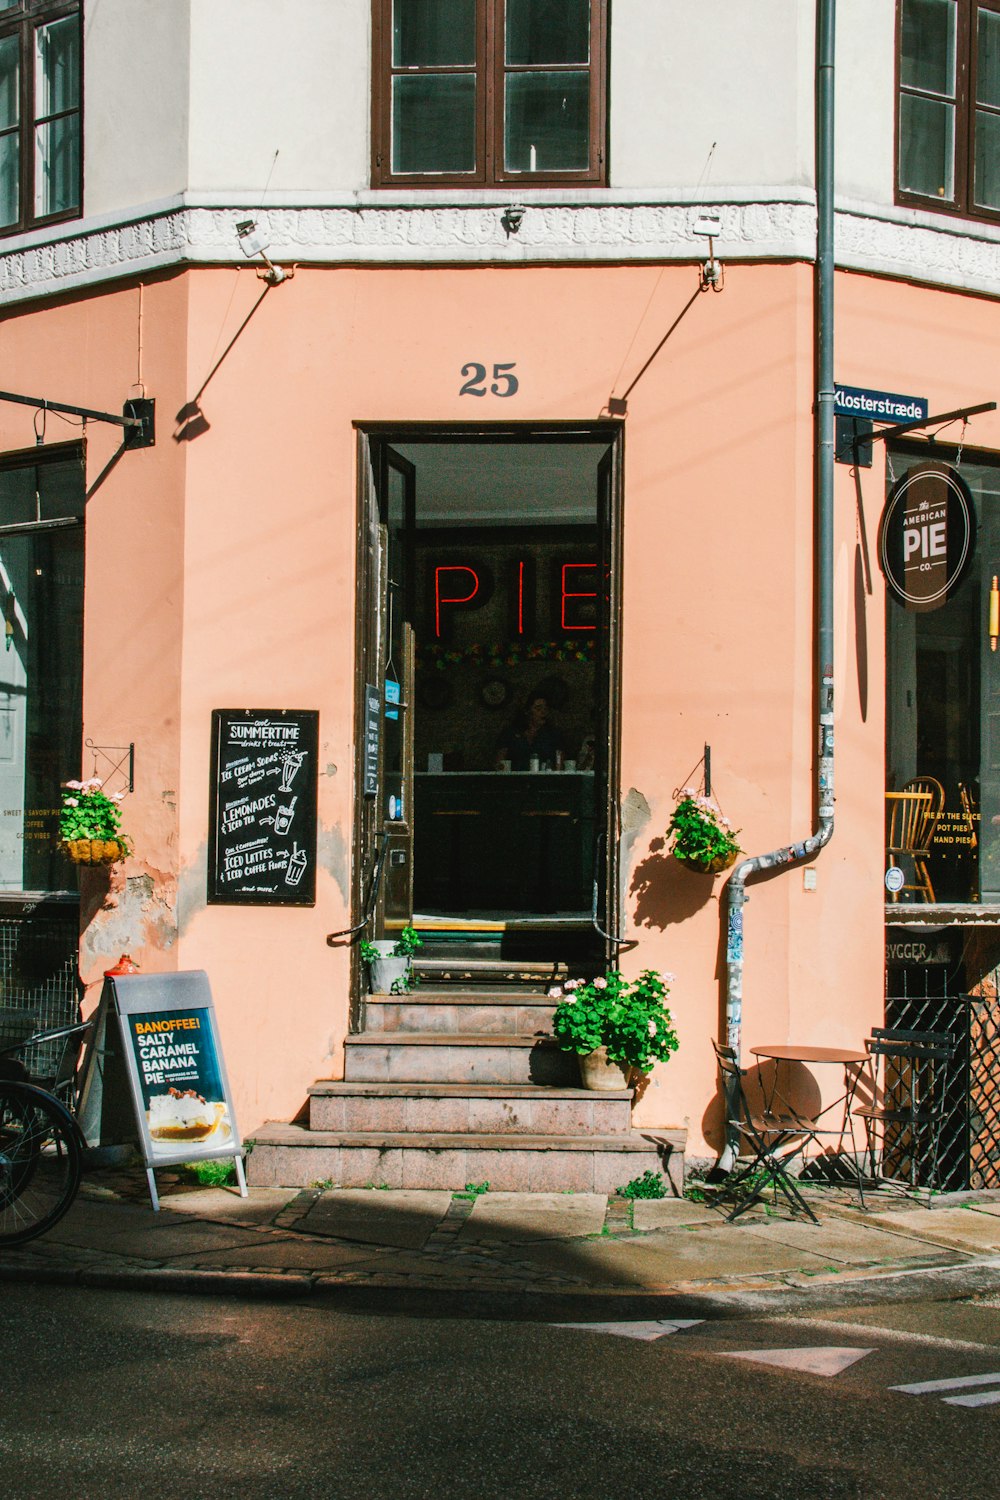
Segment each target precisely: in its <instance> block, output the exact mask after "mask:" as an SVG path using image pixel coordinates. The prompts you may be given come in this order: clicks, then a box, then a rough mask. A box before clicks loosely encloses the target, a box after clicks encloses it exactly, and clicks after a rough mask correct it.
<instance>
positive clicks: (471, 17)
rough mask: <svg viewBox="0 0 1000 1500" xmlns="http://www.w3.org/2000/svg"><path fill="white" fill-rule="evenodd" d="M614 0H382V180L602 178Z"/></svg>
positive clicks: (378, 142)
mask: <svg viewBox="0 0 1000 1500" xmlns="http://www.w3.org/2000/svg"><path fill="white" fill-rule="evenodd" d="M606 11H607V0H374V22H375V48H374V56H375V72H374V79H373V115H374V128H373V140H374V164H373V174H372V180H373V183H374V185H375V186H376V187H380V186H387V185H389V184H397V183H398V184H405V183H411V184H414V185H419V186H437V185H438V184H441V185H444V184H449V183H468V184H470V185H471V184H476V185H490V184H499V183H522V184H524V185H525V186H535V185H542V186H544V185H546V184H550V183H561V184H565V183H567V182H602V181H604V160H605V153H604V120H605V108H604V105H605V76H606V67H605V61H606V60H605V19H606Z"/></svg>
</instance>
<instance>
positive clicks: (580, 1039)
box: [549, 969, 678, 1073]
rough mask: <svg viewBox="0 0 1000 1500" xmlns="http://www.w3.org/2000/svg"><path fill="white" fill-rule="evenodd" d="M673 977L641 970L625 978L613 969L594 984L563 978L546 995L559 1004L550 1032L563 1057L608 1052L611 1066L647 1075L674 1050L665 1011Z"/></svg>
mask: <svg viewBox="0 0 1000 1500" xmlns="http://www.w3.org/2000/svg"><path fill="white" fill-rule="evenodd" d="M672 978H673V975H672V974H667V975H664V974H660V973H658V972H657V970H656V969H643V971H642V973H641V974H640V975H639V977H638V979H632V980H629V979H626V978H625V976H624V975H623V974H621V973H619V971H618V970H617V969H609V970H608V972H607V973H606V974H602V975H598V976H597V978H595V979H588V980H581V979H567V980H566V982H565V983H564V984H562V985H554V986H553V987H552V989H550V990H549V995H550V997H551V998H552V999H555V1000H558V1001H559V1004H558V1005H557V1006H556V1008H555V1012H554V1014H553V1017H552V1032H553V1035H554V1036H555V1038H556V1040H557V1041H558V1042H559V1045H560V1046H561V1047H562V1049H563V1051H564V1052H575V1053H577V1054H578V1055H579V1056H581V1057H583V1056H586V1055H587V1053H589V1052H594V1051H596V1050H597V1048H598V1047H606V1048H607V1050H608V1059H609V1061H610V1062H616V1063H621V1064H622V1065H623V1066H625V1067H628V1068H636V1069H637V1070H638V1071H639V1072H640V1073H649V1072H650V1071H651V1070H652V1068H653V1065H654V1063H658V1062H665V1061H666V1060H667V1058H668V1057H669V1056H670V1054H671V1053H672V1052H676V1051H677V1047H678V1038H677V1032H676V1031H675V1030H674V1025H673V1021H672V1020H671V1016H670V1012H669V1010H668V1009H667V1004H666V1002H667V996H668V995H669V993H670V992H669V989H668V987H667V983H666V981H667V980H668V979H672Z"/></svg>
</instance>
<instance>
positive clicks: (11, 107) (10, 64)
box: [0, 36, 21, 130]
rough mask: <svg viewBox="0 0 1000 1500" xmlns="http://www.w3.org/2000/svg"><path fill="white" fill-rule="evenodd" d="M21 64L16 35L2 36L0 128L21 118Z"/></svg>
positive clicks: (0, 39) (0, 45) (0, 55)
mask: <svg viewBox="0 0 1000 1500" xmlns="http://www.w3.org/2000/svg"><path fill="white" fill-rule="evenodd" d="M20 89H21V66H20V60H19V49H18V45H17V37H16V36H5V37H3V38H0V130H4V129H6V128H7V127H8V126H10V125H16V124H17V122H18V120H19V119H20V118H21V92H20Z"/></svg>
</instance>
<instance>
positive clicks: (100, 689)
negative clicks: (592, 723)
mask: <svg viewBox="0 0 1000 1500" xmlns="http://www.w3.org/2000/svg"><path fill="white" fill-rule="evenodd" d="M694 285H695V272H694V270H693V269H692V268H691V267H675V268H665V269H661V268H658V267H642V268H621V267H618V268H616V267H602V268H585V267H578V268H570V269H566V268H561V269H542V268H520V269H504V270H499V269H475V270H456V269H435V270H423V271H422V270H398V269H392V270H390V269H382V270H361V269H350V268H349V269H337V270H310V269H306V268H300V269H299V270H298V272H297V274H296V276H295V278H294V280H292V281H290V282H288V283H286V284H284V285H282V286H279V287H276V288H274V289H272V290H270V291H268V292H267V293H266V295H265V296H264V297H263V300H262V301H260V303H259V305H257V306H255V304H257V303H258V299H259V298H260V297H261V292H262V287H261V283H260V282H259V281H258V280H257V279H256V278H255V276H254V275H253V272H252V269H251V268H243V269H241V270H231V269H218V270H199V271H196V272H188V273H186V274H184V275H180V276H176V277H172V278H166V279H163V280H159V281H153V282H150V283H149V284H147V285H146V287H145V288H144V291H143V323H142V359H143V379H144V381H145V384H146V387H147V390H148V394H150V395H153V396H155V397H156V398H157V404H158V412H157V417H158V423H159V434H158V440H157V446H156V448H155V449H153V450H151V451H150V452H148V453H138V454H130V455H127V456H126V457H125V458H123V459H122V460H121V462H120V463H118V464H117V466H116V467H115V468H114V469H113V470H112V471H111V473H110V474H109V475H108V477H107V478H106V479H105V480H104V481H103V483H102V484H101V485H100V487H99V488H98V489H97V490H96V491H95V494H94V496H93V498H92V500H91V502H90V504H89V507H88V528H89V530H88V572H87V590H88V592H87V609H88V614H87V659H86V682H85V704H86V733H87V734H89V735H90V736H91V737H92V738H93V739H95V740H97V741H99V742H101V743H103V742H105V741H108V742H112V743H119V742H127V741H128V740H129V739H133V738H134V739H135V740H136V747H137V748H136V756H137V788H136V793H135V795H134V797H132V798H131V799H129V801H128V802H127V803H126V809H127V823H128V827H129V830H130V831H131V832H132V834H133V836H134V838H135V842H136V845H137V854H136V858H135V859H134V860H133V861H131V862H130V863H129V865H128V866H127V867H126V868H125V870H124V871H123V872H118V873H116V874H115V875H114V876H113V877H112V879H111V885H110V889H108V890H107V891H105V890H104V888H103V887H101V888H100V889H98V890H96V891H90V890H88V889H87V888H85V889H84V896H85V901H86V902H87V907H86V912H85V918H86V920H87V928H86V932H85V935H84V943H83V950H82V951H83V960H82V961H83V965H84V969H85V972H86V976H87V977H88V978H93V977H94V976H96V975H98V974H99V972H100V969H101V968H103V967H104V965H105V962H106V961H107V960H108V959H113V958H115V957H117V954H118V952H120V951H121V949H122V948H123V947H130V948H131V950H132V951H133V953H134V954H135V956H136V957H138V958H139V959H140V961H141V962H142V963H143V965H144V967H145V968H147V969H155V968H171V967H181V968H192V967H205V968H206V969H207V970H208V972H209V974H210V977H211V980H212V985H213V990H214V992H215V995H216V1001H217V1005H218V1009H219V1015H220V1026H221V1030H222V1036H223V1040H224V1044H225V1048H226V1055H227V1060H228V1064H229V1071H230V1075H231V1077H232V1080H233V1083H234V1087H235V1090H236V1095H237V1108H238V1112H239V1116H240V1119H241V1123H242V1125H243V1127H244V1129H245V1130H246V1131H248V1132H251V1133H252V1130H253V1128H254V1127H255V1126H256V1125H257V1124H258V1123H260V1122H261V1121H262V1120H263V1119H265V1118H289V1117H290V1116H291V1115H292V1114H293V1113H294V1112H295V1111H296V1110H298V1109H299V1108H300V1107H301V1105H302V1103H303V1101H304V1098H305V1090H306V1088H307V1086H308V1084H309V1083H310V1082H311V1081H312V1080H313V1079H314V1078H316V1077H319V1076H333V1077H336V1076H340V1074H341V1073H342V1067H343V1047H342V1042H343V1036H344V1033H345V1030H346V1027H347V1011H348V961H347V957H346V954H345V953H344V952H343V951H342V950H334V949H330V948H328V947H327V946H326V942H325V935H326V933H328V932H330V931H331V930H333V929H336V928H340V927H343V926H345V925H346V924H347V921H348V916H349V902H348V892H349V888H350V862H351V851H350V843H351V830H352V800H353V776H354V761H353V745H352V724H353V693H354V684H353V634H354V557H355V522H356V488H357V483H356V473H355V468H356V457H355V432H354V428H353V426H352V423H353V422H354V421H362V422H363V421H381V422H390V423H391V422H411V421H427V422H442V421H454V420H461V421H470V422H477V423H480V422H481V423H486V422H490V421H497V422H499V421H512V420H513V421H527V420H533V421H546V420H564V419H571V420H593V419H596V418H597V417H598V416H599V415H600V414H601V412H602V410H603V409H604V408H605V407H606V403H607V399H608V396H609V394H611V393H612V391H614V392H616V393H619V394H620V393H621V392H622V391H623V390H624V389H625V388H626V387H627V386H628V385H629V384H630V382H631V381H632V379H633V378H634V377H635V375H636V374H637V373H638V372H639V370H640V369H641V367H642V365H643V364H644V363H645V361H646V359H647V358H648V357H649V355H650V353H651V352H652V351H653V349H654V348H655V346H656V344H657V343H658V342H659V340H660V339H661V338H662V336H663V334H664V333H665V332H666V330H667V329H668V328H669V327H670V325H671V324H672V323H673V322H674V320H675V318H677V315H678V314H679V313H680V312H681V310H682V309H683V308H684V305H685V304H686V303H687V301H688V300H689V298H690V297H691V294H692V292H693V290H694ZM138 298H139V292H138V288H136V287H128V288H123V289H122V290H120V291H117V292H113V293H108V294H105V295H103V296H101V297H92V298H90V299H87V300H84V299H81V300H79V301H77V302H69V303H65V304H60V305H51V306H48V307H45V308H39V309H36V310H34V311H32V312H25V313H22V314H20V315H19V316H11V317H9V318H7V319H6V320H5V321H4V322H3V323H2V324H0V339H2V341H3V343H2V347H3V348H4V352H5V355H6V356H7V359H8V361H9V364H8V367H9V368H10V369H16V370H17V379H16V382H15V380H14V379H13V378H11V379H10V382H9V383H11V384H16V387H17V388H19V389H23V390H28V391H33V390H38V391H39V392H42V393H47V394H50V395H52V396H54V397H56V398H61V399H65V400H70V401H80V402H82V403H83V404H88V405H94V406H104V405H107V406H108V407H109V408H110V409H111V410H120V407H121V402H122V400H123V399H124V398H125V396H126V394H128V387H129V385H130V384H131V382H132V381H133V380H134V379H135V378H136V370H137V359H138V347H139V326H138ZM247 320H248V321H247ZM993 321H996V322H997V323H998V325H1000V310H998V308H997V306H996V305H995V304H992V303H984V302H983V301H982V300H979V299H973V298H966V297H959V296H950V295H948V294H943V293H941V292H938V291H929V290H924V289H921V288H916V287H909V286H905V285H903V284H887V283H884V282H878V281H876V280H875V279H874V278H864V277H855V276H841V277H840V278H838V349H837V374H838V379H840V380H842V381H843V382H845V383H850V384H858V385H873V386H877V387H881V388H884V389H890V390H899V391H906V392H915V393H916V394H921V395H927V396H928V397H929V398H930V400H931V404H932V409H933V408H934V407H935V406H939V408H940V406H942V405H943V406H944V407H948V406H955V405H959V404H961V403H962V402H964V401H968V402H972V401H978V400H983V399H987V398H988V397H989V396H990V394H991V392H990V388H989V370H988V349H989V346H990V344H991V343H992V339H991V337H990V334H991V332H993V330H992V328H991V326H990V325H991V324H992V322H993ZM241 329H242V331H240V330H241ZM996 331H1000V327H998V329H997V330H996ZM234 336H235V342H232V341H233V340H234ZM977 350H978V351H981V352H979V353H977ZM973 355H974V356H975V358H972V357H971V356H973ZM220 356H222V360H221V363H219V360H220ZM471 359H477V360H480V361H481V362H482V363H484V364H487V365H490V364H492V363H493V362H494V361H515V362H516V365H517V374H518V377H519V381H520V388H519V391H518V395H517V396H516V397H515V398H513V399H511V400H500V399H495V398H490V397H487V398H486V399H485V400H482V401H478V400H477V401H473V400H471V399H470V398H468V397H464V398H463V397H460V396H459V394H458V391H459V386H460V384H461V383H462V377H461V374H460V372H461V369H462V366H463V365H464V364H466V363H467V362H468V361H469V360H471ZM213 371H214V373H213ZM206 380H207V384H206ZM812 380H813V377H812V278H811V271H810V270H809V268H808V267H801V266H791V265H789V266H779V265H771V266H763V265H760V266H738V267H731V268H730V269H729V271H728V274H727V282H726V287H725V290H724V292H723V293H722V294H721V295H718V296H716V295H713V294H708V295H705V296H702V297H698V298H697V299H696V300H695V302H694V303H693V305H692V306H691V308H690V309H689V310H688V311H687V313H686V314H685V315H684V317H683V318H682V320H681V321H680V323H679V324H678V326H677V328H676V330H675V331H674V333H673V334H672V335H671V337H670V339H669V340H668V342H667V343H666V345H665V346H664V348H663V349H662V350H661V352H660V353H659V354H658V355H657V357H656V359H655V360H654V361H653V363H652V364H651V366H650V368H649V370H648V371H647V372H646V373H645V374H644V375H642V377H641V379H640V380H639V381H638V383H637V384H636V386H635V389H634V391H633V392H632V393H631V395H630V397H629V403H628V405H629V410H628V416H627V418H626V421H625V446H624V472H625V532H624V570H625V579H624V594H625V617H624V660H623V692H624V702H623V713H622V721H623V743H622V792H623V819H624V845H623V849H624V855H623V863H624V890H625V893H626V906H627V911H628V921H629V925H630V930H631V931H632V932H633V933H634V935H635V936H637V937H638V939H639V946H638V947H637V948H636V949H635V950H633V951H632V952H630V953H629V954H627V955H626V956H625V958H624V960H623V967H626V968H627V970H629V971H636V970H638V969H639V968H641V967H646V966H653V967H658V968H662V969H667V970H671V971H673V972H674V973H675V974H676V975H677V979H676V982H675V984H674V986H673V994H672V1007H673V1010H674V1013H675V1019H676V1022H677V1026H678V1030H679V1032H680V1037H681V1049H680V1051H679V1052H678V1054H677V1055H676V1056H675V1057H674V1058H673V1059H672V1060H671V1062H670V1063H669V1064H667V1065H666V1066H665V1067H664V1068H662V1069H661V1070H660V1071H659V1073H658V1074H657V1075H654V1078H653V1080H652V1082H651V1085H650V1087H649V1089H648V1090H647V1092H646V1094H645V1097H644V1098H643V1100H642V1101H641V1103H640V1105H639V1106H638V1109H637V1112H636V1118H637V1121H638V1123H640V1124H646V1125H655V1124H675V1123H676V1124H679V1123H687V1124H688V1126H689V1128H690V1131H691V1143H690V1149H691V1151H692V1154H694V1155H698V1154H705V1152H706V1146H705V1139H706V1137H707V1139H708V1141H709V1144H712V1143H713V1142H716V1141H717V1139H718V1133H717V1120H716V1118H715V1115H714V1113H713V1104H712V1101H713V1099H714V1095H715V1077H714V1065H713V1062H712V1056H711V1048H710V1046H709V1037H710V1036H712V1035H717V1034H718V1027H719V1020H720V1013H721V1005H722V987H723V983H724V975H725V954H724V948H723V945H722V937H721V931H720V909H719V899H720V895H721V893H722V892H723V889H724V877H720V878H716V879H715V880H709V879H707V878H704V877H697V876H693V875H691V874H689V873H688V872H687V871H685V870H682V869H681V868H680V867H679V866H676V865H675V864H674V863H673V862H672V861H670V860H669V859H667V858H666V857H665V854H664V850H663V835H664V831H665V828H666V824H667V821H668V818H669V815H670V809H671V806H672V793H673V790H674V788H676V787H678V786H679V785H681V784H682V783H683V782H684V780H685V778H686V777H687V775H688V773H689V771H690V770H691V768H692V767H693V766H695V764H696V762H697V761H698V759H699V757H700V755H701V751H702V746H703V744H704V743H705V741H708V742H710V743H711V745H712V752H713V780H714V782H715V787H716V790H717V792H718V795H719V797H720V799H721V801H722V804H723V806H724V808H725V810H726V811H727V813H728V814H729V816H730V817H731V818H732V819H733V821H734V822H735V823H736V824H737V826H739V827H741V828H742V830H743V834H742V843H743V845H744V848H745V849H746V850H747V851H748V852H749V853H763V852H766V851H768V850H771V849H773V848H775V847H778V846H780V845H783V844H786V843H788V842H791V841H797V840H800V839H802V838H804V837H805V836H807V835H808V834H809V833H810V832H811V831H812V828H813V811H812V757H813V750H814V743H815V729H814V712H815V711H814V702H813V698H814V693H813V647H812V634H813V632H812V611H813V558H812V529H813V479H812V421H811V402H812ZM57 386H58V389H57ZM199 392H200V394H199ZM196 397H197V400H198V411H197V413H195V414H194V416H193V417H192V416H191V415H190V414H189V416H188V418H187V426H185V425H184V424H183V422H182V423H181V424H180V425H179V426H178V429H177V433H176V438H179V439H180V440H179V441H178V440H175V437H174V436H172V435H171V429H172V421H171V419H172V417H173V414H174V413H175V412H179V411H181V409H182V408H183V407H184V406H185V405H186V404H188V403H191V402H192V401H194V400H195V398H196ZM52 428H53V423H52V419H51V418H50V422H49V434H48V435H49V437H50V438H51V437H52ZM978 434H979V429H978V427H977V440H978ZM983 434H984V435H983V439H982V441H983V444H984V445H986V446H994V447H1000V430H998V427H997V424H995V423H994V424H993V425H990V426H985V425H984V428H983ZM987 434H988V436H987ZM32 441H33V437H32V431H31V417H30V413H25V412H23V411H20V410H18V409H16V408H4V407H0V446H2V448H3V449H4V450H6V449H8V448H12V447H19V446H28V445H29V444H30V443H31V442H32ZM88 443H89V446H88V474H89V478H90V482H91V483H93V482H94V480H95V479H96V477H97V475H98V474H99V473H100V471H101V468H102V467H103V465H104V463H105V462H106V461H107V457H108V456H109V455H110V453H111V452H113V450H114V446H115V440H114V435H113V434H111V435H109V434H108V433H106V432H105V431H103V430H101V431H93V430H92V433H91V435H90V436H89V438H88ZM882 487H883V475H882V474H881V472H880V470H879V468H878V466H876V468H875V469H873V470H870V471H865V472H864V475H863V478H862V489H863V495H862V503H863V511H864V517H863V519H864V528H865V533H864V534H865V537H866V541H867V549H868V553H869V555H870V560H871V569H872V573H873V576H872V592H871V593H869V592H867V587H866V581H865V574H864V568H863V566H862V558H863V554H864V549H863V548H862V546H861V533H860V532H859V506H858V501H857V496H856V493H855V488H854V483H853V479H852V477H851V474H850V471H849V470H848V469H847V468H846V467H841V466H838V469H837V474H836V503H837V537H836V636H835V641H836V689H837V691H836V735H837V827H836V833H835V835H834V840H833V842H832V844H831V845H830V846H829V848H828V849H827V850H825V851H824V852H823V853H822V855H821V856H820V857H819V859H818V860H817V862H816V873H817V884H818V888H817V890H816V891H815V892H807V891H805V890H804V889H803V879H802V871H801V869H793V870H791V871H786V872H785V873H783V874H780V875H777V876H773V877H770V878H768V879H767V880H763V881H760V882H757V883H755V884H753V885H752V886H751V887H750V902H749V905H748V907H747V909H746V974H745V982H744V1013H745V1019H744V1037H745V1044H746V1046H747V1047H750V1046H753V1045H754V1044H755V1043H757V1042H767V1041H785V1040H792V1041H799V1040H805V1041H809V1042H814V1043H823V1042H830V1043H833V1042H852V1043H856V1042H859V1041H860V1039H861V1037H862V1036H863V1035H864V1034H865V1032H866V1031H867V1029H868V1028H869V1027H870V1026H871V1024H873V1023H874V1022H877V1021H878V1019H879V1018H880V1015H881V1003H882V1002H881V985H882V980H881V976H882V900H883V896H882V867H883V855H882V791H883V739H884V730H883V677H882V672H883V666H882V663H883V629H884V623H883V604H882V599H883V591H882V586H881V581H880V578H879V575H878V572H877V568H876V566H875V561H874V553H875V546H874V542H875V532H876V529H877V523H878V515H879V510H880V507H881V496H882ZM221 707H229V708H236V707H254V708H282V707H287V708H316V709H319V711H320V740H321V754H320V762H321V776H320V819H319V822H320V860H319V863H320V871H319V878H318V886H317V904H316V906H315V908H312V909H304V910H299V909H285V908H274V909H272V908H239V907H224V906H212V907H209V906H207V905H206V901H205V880H206V860H207V850H206V839H207V821H208V796H209V785H208V783H209V759H210V756H209V749H210V747H209V732H210V715H211V710H212V709H213V708H221ZM88 769H89V768H88ZM84 879H85V881H98V882H99V881H100V880H101V877H100V876H86V877H84ZM95 908H96V909H95ZM92 912H93V915H92ZM818 1082H819V1083H820V1084H821V1085H822V1086H823V1087H832V1083H833V1080H827V1079H820V1080H818Z"/></svg>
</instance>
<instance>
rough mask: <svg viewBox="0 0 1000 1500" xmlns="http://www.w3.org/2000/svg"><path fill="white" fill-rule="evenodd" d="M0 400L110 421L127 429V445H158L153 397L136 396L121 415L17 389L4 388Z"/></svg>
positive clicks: (136, 446)
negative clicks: (22, 394)
mask: <svg viewBox="0 0 1000 1500" xmlns="http://www.w3.org/2000/svg"><path fill="white" fill-rule="evenodd" d="M0 401H11V402H13V404H14V405H15V406H33V407H34V408H35V410H36V411H60V412H63V413H65V414H66V415H67V416H71V417H83V418H84V419H85V420H87V421H90V422H110V423H111V425H112V426H113V427H121V428H123V430H124V437H123V439H122V443H123V446H124V447H126V448H152V447H155V445H156V402H155V401H154V400H152V399H151V398H147V397H142V398H141V399H138V398H133V399H132V400H129V401H126V402H125V405H124V406H123V407H122V414H121V416H120V417H119V416H116V415H115V413H114V412H111V411H95V410H94V409H93V408H92V407H90V406H69V405H67V403H66V402H65V401H49V400H48V399H47V397H45V396H20V395H18V394H17V393H16V392H14V391H0Z"/></svg>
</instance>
